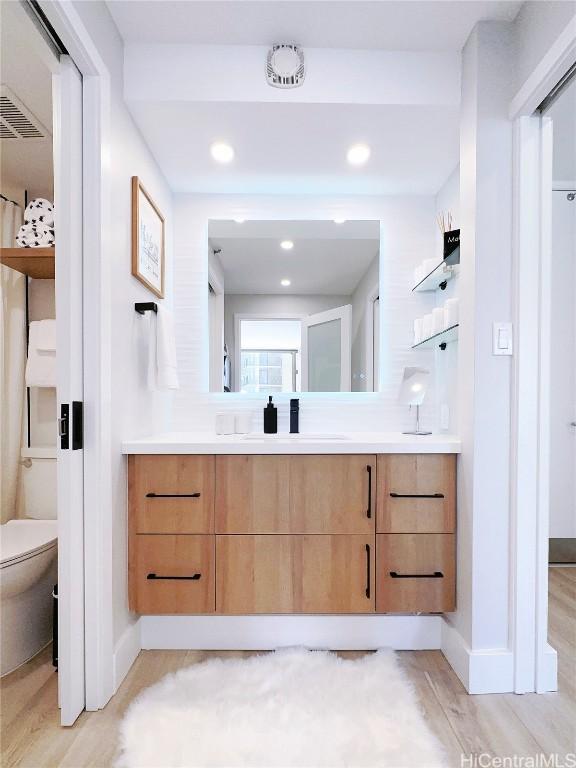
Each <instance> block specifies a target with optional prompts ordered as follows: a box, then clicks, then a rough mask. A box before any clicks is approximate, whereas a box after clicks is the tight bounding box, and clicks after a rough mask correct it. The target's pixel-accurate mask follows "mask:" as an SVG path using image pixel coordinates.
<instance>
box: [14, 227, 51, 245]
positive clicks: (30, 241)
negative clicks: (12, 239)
mask: <svg viewBox="0 0 576 768" xmlns="http://www.w3.org/2000/svg"><path fill="white" fill-rule="evenodd" d="M54 242H55V237H54V230H53V229H50V228H49V227H48V226H46V224H23V225H22V226H21V227H20V230H19V232H18V234H17V236H16V245H18V246H19V247H20V248H48V247H49V246H51V245H54Z"/></svg>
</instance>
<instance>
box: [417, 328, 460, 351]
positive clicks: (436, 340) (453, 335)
mask: <svg viewBox="0 0 576 768" xmlns="http://www.w3.org/2000/svg"><path fill="white" fill-rule="evenodd" d="M453 341H458V324H456V325H451V326H450V328H446V330H445V331H440V333H435V334H434V336H430V337H429V338H428V339H424V340H423V341H420V342H418V344H414V345H413V346H412V349H432V348H434V347H440V348H441V349H445V348H446V344H450V343H451V342H453Z"/></svg>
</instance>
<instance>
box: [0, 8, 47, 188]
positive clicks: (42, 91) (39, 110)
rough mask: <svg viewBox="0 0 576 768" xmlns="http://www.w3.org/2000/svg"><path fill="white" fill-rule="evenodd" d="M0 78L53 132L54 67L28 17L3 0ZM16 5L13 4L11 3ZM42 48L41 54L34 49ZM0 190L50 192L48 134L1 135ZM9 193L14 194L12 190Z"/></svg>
mask: <svg viewBox="0 0 576 768" xmlns="http://www.w3.org/2000/svg"><path fill="white" fill-rule="evenodd" d="M0 5H1V6H2V24H1V25H0V26H1V32H0V81H1V82H2V84H4V85H7V86H8V87H9V88H10V90H11V91H12V92H13V93H14V94H15V95H16V96H17V97H18V98H19V99H20V101H21V102H22V103H23V104H24V105H25V106H26V107H27V108H28V110H29V111H30V112H32V114H33V115H34V116H35V117H36V118H37V119H38V120H39V121H40V122H41V123H42V124H43V125H44V127H45V128H46V129H47V130H48V131H50V132H51V131H52V72H51V70H50V68H49V66H48V65H47V63H46V59H48V58H50V56H51V54H50V52H49V50H48V46H47V44H46V43H45V42H44V40H42V38H41V37H40V34H39V33H38V32H37V30H36V29H35V28H34V25H33V24H32V22H31V21H30V20H29V19H28V18H27V17H26V16H25V15H22V14H17V13H16V9H15V8H14V9H12V8H11V6H12V4H11V3H1V4H0ZM14 5H17V4H14ZM43 49H45V57H44V58H43V57H42V56H41V55H39V53H38V51H42V50H43ZM0 154H1V167H0V168H1V174H0V175H1V179H2V187H3V189H2V190H0V191H2V192H3V193H4V194H6V192H5V191H4V190H5V189H8V190H11V189H21V190H24V189H28V190H30V191H31V192H32V194H34V195H36V196H38V195H41V196H46V197H48V196H51V195H52V189H53V167H52V166H53V164H52V137H51V135H50V136H48V138H47V140H42V139H2V140H0ZM10 194H14V193H13V192H10Z"/></svg>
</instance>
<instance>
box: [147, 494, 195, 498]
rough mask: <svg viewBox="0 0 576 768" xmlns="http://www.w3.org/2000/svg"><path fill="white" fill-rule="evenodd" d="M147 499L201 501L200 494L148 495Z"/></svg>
mask: <svg viewBox="0 0 576 768" xmlns="http://www.w3.org/2000/svg"><path fill="white" fill-rule="evenodd" d="M146 498H147V499H199V498H200V494H199V493H147V494H146Z"/></svg>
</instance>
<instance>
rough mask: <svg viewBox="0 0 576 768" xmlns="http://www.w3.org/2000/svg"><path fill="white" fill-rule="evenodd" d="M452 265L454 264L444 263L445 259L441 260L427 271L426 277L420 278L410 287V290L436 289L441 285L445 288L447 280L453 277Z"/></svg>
mask: <svg viewBox="0 0 576 768" xmlns="http://www.w3.org/2000/svg"><path fill="white" fill-rule="evenodd" d="M454 266H456V265H450V264H446V262H445V261H441V262H440V264H438V266H436V267H434V269H433V270H432V272H429V273H428V274H427V275H426V277H424V278H422V280H420V282H419V283H418V284H417V285H415V286H414V288H412V291H413V292H414V291H437V290H438V288H441V287H442V285H444V288H445V287H446V283H447V282H448V280H451V279H452V278H453V277H454Z"/></svg>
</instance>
